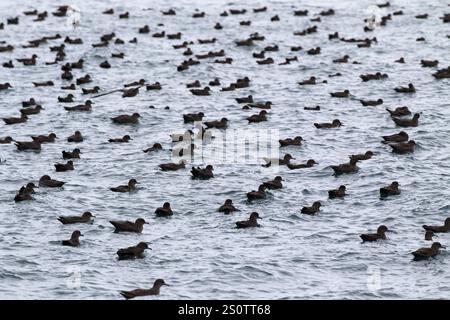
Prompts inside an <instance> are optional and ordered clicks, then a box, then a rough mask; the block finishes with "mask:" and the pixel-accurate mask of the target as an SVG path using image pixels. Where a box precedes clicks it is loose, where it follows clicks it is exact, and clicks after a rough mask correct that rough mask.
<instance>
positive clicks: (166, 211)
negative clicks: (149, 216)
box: [155, 202, 173, 217]
mask: <svg viewBox="0 0 450 320" xmlns="http://www.w3.org/2000/svg"><path fill="white" fill-rule="evenodd" d="M155 214H156V215H157V216H159V217H167V216H171V215H173V211H172V208H171V207H170V203H169V202H164V204H163V206H162V207H161V208H157V209H156V210H155Z"/></svg>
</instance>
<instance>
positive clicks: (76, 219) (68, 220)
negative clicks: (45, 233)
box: [58, 211, 94, 224]
mask: <svg viewBox="0 0 450 320" xmlns="http://www.w3.org/2000/svg"><path fill="white" fill-rule="evenodd" d="M93 217H94V215H93V214H92V213H90V212H89V211H86V212H84V213H83V214H82V215H81V216H60V217H58V221H59V222H61V223H62V224H74V223H89V222H91V218H93Z"/></svg>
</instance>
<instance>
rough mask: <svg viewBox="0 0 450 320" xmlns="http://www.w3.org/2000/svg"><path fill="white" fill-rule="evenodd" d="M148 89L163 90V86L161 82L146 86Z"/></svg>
mask: <svg viewBox="0 0 450 320" xmlns="http://www.w3.org/2000/svg"><path fill="white" fill-rule="evenodd" d="M146 88H147V91H149V90H161V89H162V86H161V84H160V83H159V82H155V83H152V84H148V85H147V86H146Z"/></svg>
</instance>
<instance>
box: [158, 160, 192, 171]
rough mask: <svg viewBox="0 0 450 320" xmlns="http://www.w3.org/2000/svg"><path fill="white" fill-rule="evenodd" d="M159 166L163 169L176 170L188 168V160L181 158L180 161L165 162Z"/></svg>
mask: <svg viewBox="0 0 450 320" xmlns="http://www.w3.org/2000/svg"><path fill="white" fill-rule="evenodd" d="M159 167H160V168H161V170H162V171H176V170H179V169H184V168H186V160H180V162H178V163H163V164H160V165H159Z"/></svg>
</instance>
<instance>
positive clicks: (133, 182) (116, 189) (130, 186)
mask: <svg viewBox="0 0 450 320" xmlns="http://www.w3.org/2000/svg"><path fill="white" fill-rule="evenodd" d="M136 184H138V182H137V181H136V179H130V180H129V181H128V184H127V185H121V186H118V187H114V188H110V190H111V191H113V192H122V193H124V192H130V191H134V190H136Z"/></svg>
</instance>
